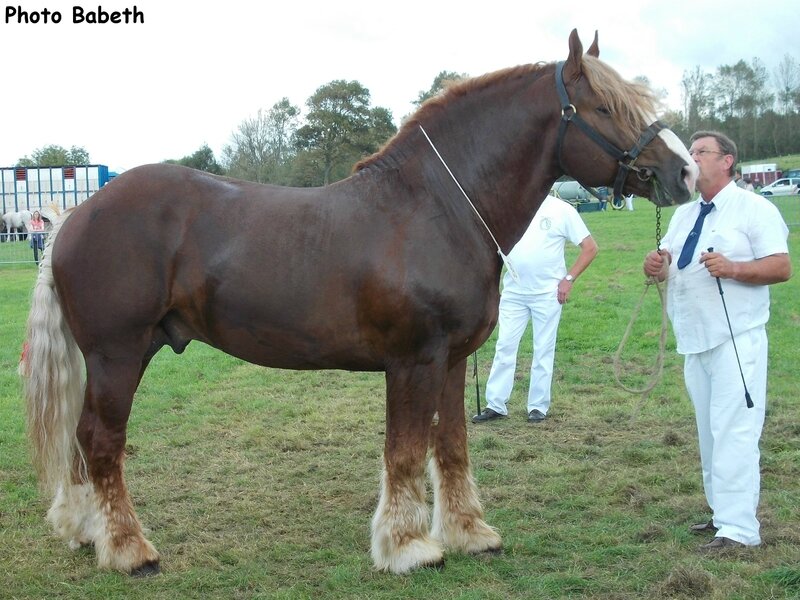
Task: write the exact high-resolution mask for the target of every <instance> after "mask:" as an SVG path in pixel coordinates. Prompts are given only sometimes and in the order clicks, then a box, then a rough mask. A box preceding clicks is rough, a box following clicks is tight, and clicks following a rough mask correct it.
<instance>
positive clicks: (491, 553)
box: [473, 546, 503, 558]
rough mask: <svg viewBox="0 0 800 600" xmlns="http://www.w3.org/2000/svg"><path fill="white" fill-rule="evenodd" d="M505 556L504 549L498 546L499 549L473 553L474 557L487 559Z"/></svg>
mask: <svg viewBox="0 0 800 600" xmlns="http://www.w3.org/2000/svg"><path fill="white" fill-rule="evenodd" d="M502 554H503V547H502V546H498V547H497V548H487V549H486V550H481V551H480V552H475V553H473V555H474V556H479V557H480V556H485V557H486V558H492V557H494V556H501V555H502Z"/></svg>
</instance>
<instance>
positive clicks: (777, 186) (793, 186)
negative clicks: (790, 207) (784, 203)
mask: <svg viewBox="0 0 800 600" xmlns="http://www.w3.org/2000/svg"><path fill="white" fill-rule="evenodd" d="M798 189H800V177H781V178H780V179H777V180H775V181H773V182H772V183H770V184H769V185H765V186H764V187H762V188H761V190H760V192H761V195H762V196H791V195H793V194H796V193H797V190H798Z"/></svg>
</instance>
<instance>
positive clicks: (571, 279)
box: [564, 273, 575, 283]
mask: <svg viewBox="0 0 800 600" xmlns="http://www.w3.org/2000/svg"><path fill="white" fill-rule="evenodd" d="M564 279H566V280H567V281H569V282H570V283H572V282H573V281H575V278H574V277H573V276H572V275H570V274H569V273H567V274H566V276H565V277H564Z"/></svg>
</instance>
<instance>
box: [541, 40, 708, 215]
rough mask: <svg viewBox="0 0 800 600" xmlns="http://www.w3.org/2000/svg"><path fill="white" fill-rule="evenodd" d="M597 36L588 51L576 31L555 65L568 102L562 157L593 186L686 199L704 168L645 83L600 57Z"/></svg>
mask: <svg viewBox="0 0 800 600" xmlns="http://www.w3.org/2000/svg"><path fill="white" fill-rule="evenodd" d="M598 55H599V49H598V44H597V33H595V37H594V41H593V42H592V45H591V46H590V47H589V50H588V52H587V53H586V55H584V54H583V46H582V45H581V41H580V39H579V37H578V32H577V31H575V30H573V31H572V34H571V35H570V38H569V57H568V58H567V60H566V61H564V62H563V63H559V64H558V65H557V66H556V88H557V91H558V95H559V100H560V102H561V106H562V118H561V123H560V125H559V141H558V160H559V164H560V166H561V169H562V170H563V171H564V172H565V173H566V174H568V175H570V176H572V177H574V178H575V179H577V180H578V181H580V182H581V183H582V184H584V185H586V186H598V185H609V186H611V185H613V187H614V192H615V194H617V195H621V194H623V193H624V194H636V195H638V196H643V197H646V198H649V199H650V200H651V201H652V202H653V203H654V204H656V205H658V206H667V205H669V204H681V203H683V202H686V201H688V200H689V199H690V198H691V196H692V194H693V193H694V186H695V181H696V180H697V175H698V168H697V165H696V164H695V163H694V161H693V160H692V159H691V157H690V156H689V152H688V151H687V150H686V147H685V146H684V145H683V143H682V142H681V141H680V140H679V139H678V136H676V135H675V134H674V133H673V132H672V131H670V130H669V129H667V128H666V127H665V126H664V125H663V124H661V123H659V122H658V121H657V120H656V101H655V99H654V96H653V94H652V92H651V91H650V90H649V88H647V87H646V86H643V85H639V84H635V83H630V82H627V81H625V80H624V79H622V77H620V75H619V74H618V73H617V72H616V71H614V70H613V69H612V68H611V67H609V66H608V65H606V64H605V63H603V62H602V61H601V60H599V58H598Z"/></svg>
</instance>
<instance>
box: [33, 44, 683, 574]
mask: <svg viewBox="0 0 800 600" xmlns="http://www.w3.org/2000/svg"><path fill="white" fill-rule="evenodd" d="M597 56H598V47H597V37H596V35H595V39H594V42H593V44H592V45H591V47H590V48H589V51H588V52H587V53H586V55H584V54H583V47H582V45H581V42H580V39H579V38H578V34H577V32H576V31H573V32H572V34H571V36H570V38H569V56H568V58H567V60H566V61H564V62H561V63H558V64H552V63H551V64H537V65H525V66H519V67H515V68H510V69H506V70H502V71H498V72H496V73H492V74H488V75H485V76H482V77H478V78H476V79H473V80H469V81H466V82H462V83H460V84H456V85H455V86H454V87H452V88H450V89H449V90H448V91H447V92H446V93H445V94H443V95H442V96H441V97H437V98H434V99H432V100H430V101H429V102H427V103H426V104H425V105H424V106H422V107H421V108H420V109H419V111H418V112H417V113H416V114H415V115H413V116H412V117H411V118H410V119H409V120H408V121H407V122H406V123H405V124H404V125H403V127H402V128H401V129H400V131H399V132H398V133H397V135H396V136H395V137H394V138H393V139H392V140H390V141H389V142H388V144H387V145H386V146H385V147H384V148H383V149H382V150H381V151H380V152H378V153H377V154H375V155H374V156H371V157H369V158H367V159H366V160H364V161H362V162H361V163H360V164H359V165H357V167H356V169H355V172H354V173H353V175H351V176H350V177H349V178H347V179H345V180H343V181H340V182H338V183H335V184H333V185H329V186H326V187H323V188H316V189H290V188H281V187H276V186H269V185H259V184H255V183H249V182H243V181H234V180H231V179H226V178H223V177H215V176H212V175H209V174H207V173H203V172H199V171H195V170H191V169H186V168H181V167H177V166H170V165H151V166H144V167H139V168H136V169H133V170H131V171H128V172H126V173H124V174H123V175H121V176H119V177H117V178H116V179H115V180H114V181H113V182H111V183H110V184H109V185H107V186H105V187H103V189H101V190H100V191H98V192H97V193H96V194H95V195H94V196H93V197H92V198H90V199H89V200H88V201H86V202H84V203H83V204H81V205H80V206H78V207H77V208H75V209H74V210H72V211H71V214H70V215H68V216H67V218H64V219H62V221H61V222H59V223H58V225H57V228H56V229H55V230H54V231H53V234H52V235H51V238H50V239H51V240H52V241H51V243H50V245H49V246H48V248H47V250H46V251H45V255H44V262H43V265H42V268H41V272H40V275H39V279H38V281H37V283H36V286H35V290H34V295H33V300H32V308H31V312H30V317H29V322H28V341H27V350H26V353H25V356H24V358H23V360H22V363H21V365H20V369H21V372H22V373H23V375H25V376H26V395H27V404H28V421H29V435H30V437H31V439H32V445H33V447H34V459H35V463H36V465H37V467H38V471H39V473H40V476H41V479H42V481H43V484H44V485H45V487H46V488H47V489H48V490H49V492H50V493H51V494H53V495H54V497H55V500H54V502H53V505H52V508H51V509H50V510H49V512H48V518H49V520H50V521H51V522H52V524H53V525H54V526H55V529H56V531H57V532H58V533H59V534H60V535H61V536H63V537H64V538H65V540H67V541H68V542H69V545H70V546H71V547H77V546H79V545H85V544H93V545H94V548H95V552H96V555H97V561H98V564H99V566H100V567H104V568H112V569H117V570H119V571H123V572H126V573H132V574H151V573H156V572H158V570H159V555H158V553H157V552H156V550H155V548H154V547H153V545H152V544H151V543H150V542H149V541H148V540H147V539H146V538H145V537H144V534H143V532H142V527H141V525H140V523H139V520H138V518H137V516H136V513H135V512H134V508H133V505H132V503H131V499H130V496H129V494H128V491H127V488H126V485H125V482H124V478H123V463H124V449H125V440H126V428H127V421H128V417H129V414H130V410H131V405H132V402H133V397H134V393H135V391H136V388H137V386H138V384H139V381H140V379H141V377H142V374H143V373H144V370H145V369H146V368H147V365H148V363H149V362H150V360H151V358H152V357H153V355H155V354H156V352H158V350H159V349H160V348H162V347H163V346H169V347H171V348H172V349H173V350H174V351H175V352H177V353H180V352H182V351H183V350H184V348H185V347H186V345H187V344H188V343H189V342H190V341H191V340H199V341H201V342H204V343H206V344H209V345H211V346H213V347H215V348H219V349H220V350H222V351H224V352H227V353H229V354H231V355H234V356H237V357H239V358H241V359H244V360H246V361H249V362H252V363H255V364H258V365H264V366H269V367H278V368H285V369H346V370H354V371H355V370H363V371H385V373H386V439H385V447H384V459H383V460H384V468H383V473H382V477H381V482H380V499H379V502H378V506H377V509H376V512H375V515H374V518H373V520H372V545H371V547H372V558H373V560H374V564H375V566H376V568H377V569H379V570H383V571H390V572H394V573H404V572H407V571H409V570H412V569H415V568H418V567H423V566H430V565H441V564H442V563H443V560H444V559H443V552H444V550H445V549H450V550H456V551H462V552H468V553H481V552H497V551H500V550H501V548H502V542H501V538H500V536H499V535H498V533H497V531H496V530H495V529H494V528H492V527H490V526H489V525H488V524H487V523H486V522H485V521H484V515H483V510H482V508H481V505H480V502H479V500H478V493H477V488H476V485H475V483H474V481H473V478H472V474H471V468H470V462H469V456H468V452H467V429H466V420H465V411H464V379H465V369H466V362H467V358H468V357H469V355H470V354H471V353H472V352H473V351H475V350H476V349H477V348H478V347H479V346H480V345H481V344H482V343H483V342H484V341H485V340H486V339H487V337H488V336H489V335H490V333H491V331H492V329H493V327H494V325H495V322H496V319H497V307H498V300H499V293H498V287H499V278H500V272H501V268H502V256H503V255H501V256H498V254H499V253H498V252H496V250H497V249H498V248H499V249H501V250H502V251H503V252H505V253H507V252H508V251H509V250H510V249H511V247H512V246H513V245H514V244H515V243H516V242H517V240H518V239H519V238H520V237H521V236H522V233H523V232H524V230H525V227H526V226H527V224H528V223H529V222H530V220H531V218H532V216H533V214H534V213H535V212H536V210H537V208H538V207H539V205H540V203H541V202H542V200H543V199H544V198H545V196H546V195H547V193H548V190H549V189H550V186H551V184H552V183H553V182H554V181H555V180H556V179H557V178H558V177H559V176H560V175H562V174H563V173H567V174H569V175H571V176H573V177H575V178H576V179H578V180H579V181H580V182H581V183H582V184H584V185H587V186H598V185H611V183H612V182H614V178H615V174H616V173H617V171H618V170H621V171H622V173H621V174H620V176H619V177H617V179H618V185H619V186H620V187H621V188H623V189H624V193H626V194H627V193H635V194H638V195H640V196H647V197H649V198H650V199H651V200H652V201H653V202H654V203H656V204H657V205H668V204H674V203H682V202H685V201H688V200H689V199H690V197H691V194H692V192H693V190H694V183H695V179H696V175H697V171H696V167H695V166H694V162H693V161H692V160H691V159H690V157H689V154H688V152H687V151H686V148H685V147H684V146H683V145H682V144H681V143H680V141H679V140H678V138H677V137H676V136H675V134H674V133H672V132H671V131H669V130H668V129H665V128H663V126H661V125H660V124H658V123H656V122H655V116H654V115H655V112H654V104H653V99H652V96H651V95H650V94H649V92H647V90H646V89H645V88H642V87H641V86H637V85H635V84H631V83H628V82H625V81H624V80H623V79H622V78H621V77H620V76H619V75H618V74H617V73H616V71H614V70H613V69H611V68H610V67H608V66H607V65H605V64H604V63H603V62H601V61H600V60H599V59H598V58H597ZM642 132H644V133H642ZM429 140H430V142H429ZM620 148H622V149H631V150H628V151H621V150H618V149H620ZM437 151H438V153H439V155H440V156H441V160H440V158H439V156H437ZM637 155H638V156H637ZM634 157H636V159H635V161H634V160H633V158H634ZM443 161H445V162H446V165H447V167H449V170H450V171H451V172H452V174H453V176H451V174H450V173H449V172H448V169H447V168H445V164H443ZM632 171H634V172H635V174H634V173H632ZM456 179H457V180H458V182H459V183H460V184H461V188H462V189H463V190H464V193H462V191H461V189H459V185H457V183H456V181H455V180H456ZM465 195H468V196H469V198H470V199H471V201H472V203H473V204H474V207H475V210H474V211H473V209H472V207H471V206H470V204H469V203H468V202H467V200H466V199H465V197H464V196H465ZM476 213H477V214H476ZM230 214H238V215H242V218H241V219H238V220H236V221H235V222H231V221H230V219H228V218H227V215H230ZM479 217H480V218H479ZM495 240H496V241H497V247H496V246H495ZM84 367H85V383H84V382H83V378H82V375H83V369H84ZM437 415H438V419H435V416H437ZM429 448H431V455H432V456H431V459H430V461H429V465H428V470H429V475H430V477H431V480H432V487H433V516H432V517H430V515H429V508H428V502H427V499H426V491H425V487H426V484H425V477H426V467H425V461H426V457H427V455H428V450H429ZM429 521H430V522H429Z"/></svg>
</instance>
